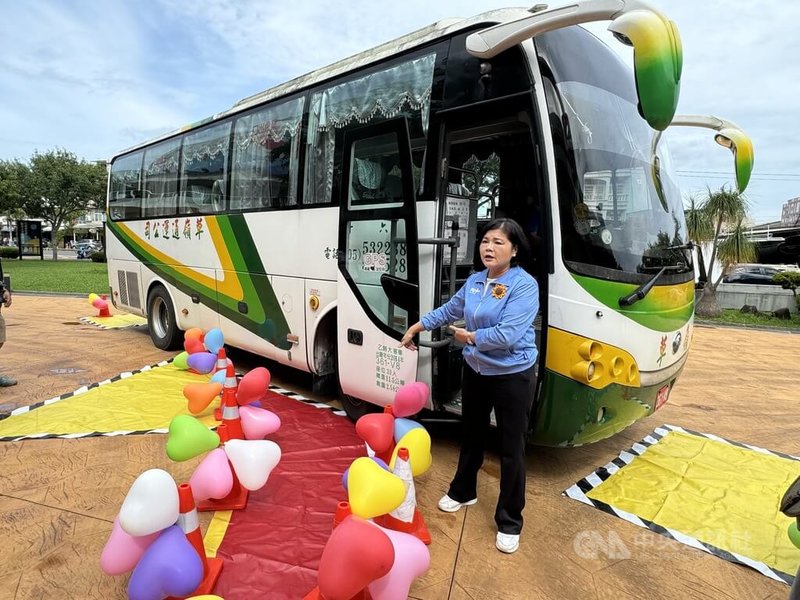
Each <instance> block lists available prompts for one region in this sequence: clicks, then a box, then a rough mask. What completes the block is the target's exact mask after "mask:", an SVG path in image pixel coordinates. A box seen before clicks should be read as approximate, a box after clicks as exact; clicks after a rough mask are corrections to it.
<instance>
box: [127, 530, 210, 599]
mask: <svg viewBox="0 0 800 600" xmlns="http://www.w3.org/2000/svg"><path fill="white" fill-rule="evenodd" d="M202 581H203V563H202V562H201V561H200V556H198V554H197V550H195V549H194V546H192V545H191V544H190V543H189V540H187V539H186V534H184V533H183V531H182V530H181V528H180V527H178V526H177V525H173V526H172V527H169V528H168V529H165V530H164V531H162V532H161V535H159V536H158V539H157V540H156V541H155V542H153V543H152V544H151V546H150V547H149V548H148V549H147V550H146V551H145V553H144V556H142V560H140V561H139V564H138V565H136V568H135V569H134V570H133V574H131V580H130V582H129V583H128V598H129V600H162V599H163V598H164V597H165V596H177V597H179V598H185V597H186V596H188V595H189V594H191V593H192V592H193V591H195V590H196V589H197V586H199V585H200V583H201V582H202Z"/></svg>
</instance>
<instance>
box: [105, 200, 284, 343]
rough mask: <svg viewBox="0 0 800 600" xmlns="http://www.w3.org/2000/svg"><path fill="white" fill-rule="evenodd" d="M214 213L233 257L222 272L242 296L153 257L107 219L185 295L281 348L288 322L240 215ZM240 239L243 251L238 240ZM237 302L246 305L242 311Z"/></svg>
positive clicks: (144, 260) (122, 238) (133, 250)
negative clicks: (232, 279)
mask: <svg viewBox="0 0 800 600" xmlns="http://www.w3.org/2000/svg"><path fill="white" fill-rule="evenodd" d="M232 217H233V218H231V217H227V216H219V217H216V219H217V222H218V224H219V226H220V230H221V231H222V232H223V237H224V239H225V244H226V247H227V249H228V252H229V253H230V254H231V257H232V260H233V261H234V268H235V269H236V270H235V271H227V272H226V274H230V275H231V276H234V277H236V278H237V279H238V280H239V283H240V285H241V287H242V290H243V297H242V298H231V297H230V296H226V295H224V294H218V293H217V292H216V290H212V289H210V288H209V287H208V286H205V285H203V284H202V283H200V282H198V281H196V280H194V279H192V278H190V277H187V276H186V275H183V274H182V273H180V272H179V271H178V270H177V269H175V267H174V266H171V265H168V264H165V263H163V262H161V261H159V260H157V259H156V258H155V257H154V256H153V255H152V254H150V253H149V252H148V251H147V250H145V248H144V247H143V246H142V245H141V243H140V241H139V240H138V239H137V238H135V237H131V236H129V235H127V234H126V233H125V232H124V231H123V230H122V229H120V228H119V227H118V226H117V224H116V223H114V222H113V221H109V222H108V228H109V230H110V231H111V232H112V233H113V234H114V236H115V237H116V238H117V239H118V240H119V241H120V242H121V243H122V244H123V245H124V246H125V247H126V248H127V249H128V250H129V251H130V252H131V253H132V254H133V255H134V256H135V257H136V258H137V259H139V260H140V261H141V262H142V263H143V264H144V265H146V266H147V267H148V268H149V269H151V270H152V271H153V272H155V273H156V274H158V275H159V276H160V277H162V278H163V279H164V280H166V281H167V282H169V283H170V284H172V285H174V286H175V287H176V288H178V289H179V290H180V291H181V292H183V293H184V294H186V295H192V294H196V295H197V296H198V298H199V300H200V302H201V303H202V304H204V305H206V306H208V307H209V308H211V309H212V310H214V311H218V312H219V314H220V315H221V316H223V317H225V318H227V319H230V320H231V321H233V322H234V323H237V324H238V325H241V326H242V327H244V328H245V329H247V330H248V331H252V332H253V333H255V334H256V335H258V336H259V337H262V338H264V339H266V340H267V341H269V342H270V343H272V344H274V345H275V346H277V347H278V348H281V349H283V350H289V349H290V348H291V347H292V344H291V342H289V341H287V340H286V335H287V334H288V333H290V330H289V325H288V323H287V322H286V318H285V317H284V315H283V311H282V310H281V308H280V304H279V303H278V300H277V297H276V296H275V292H274V290H273V289H272V286H271V285H270V283H269V278H268V276H267V275H266V272H265V270H264V266H263V264H262V263H261V260H260V259H259V258H258V253H257V252H256V249H255V245H254V244H253V239H252V236H251V235H250V231H249V229H248V227H247V224H246V222H245V221H244V217H243V216H242V215H233V216H232ZM241 243H243V244H244V246H245V251H244V252H243V251H242V248H241V247H240V245H239V244H241ZM240 302H244V303H246V305H247V312H246V313H242V312H241V311H240V310H239V308H240Z"/></svg>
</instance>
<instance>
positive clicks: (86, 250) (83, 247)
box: [74, 240, 103, 258]
mask: <svg viewBox="0 0 800 600" xmlns="http://www.w3.org/2000/svg"><path fill="white" fill-rule="evenodd" d="M74 248H75V256H76V257H77V258H89V257H90V256H91V255H92V253H94V252H102V251H103V245H102V244H101V243H100V242H98V241H97V240H81V241H80V242H76V243H75V246H74Z"/></svg>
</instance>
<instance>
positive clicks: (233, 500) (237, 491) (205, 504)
mask: <svg viewBox="0 0 800 600" xmlns="http://www.w3.org/2000/svg"><path fill="white" fill-rule="evenodd" d="M217 435H218V436H219V442H220V445H221V446H224V445H225V443H226V442H228V441H229V440H230V439H231V436H230V433H229V429H228V425H226V424H225V422H223V423H222V424H221V425H220V426H219V427H217ZM228 466H229V467H230V470H231V475H232V476H233V485H232V486H231V491H230V492H229V493H228V495H227V496H225V497H224V498H219V499H216V498H209V499H208V500H203V501H202V502H201V503H200V504H199V506H198V507H197V510H199V511H201V512H205V511H209V510H241V509H243V508H245V507H246V506H247V499H248V498H249V497H250V492H249V491H248V489H247V488H246V487H242V484H241V483H239V478H238V477H236V471H235V470H234V469H233V465H231V464H230V462H229V463H228Z"/></svg>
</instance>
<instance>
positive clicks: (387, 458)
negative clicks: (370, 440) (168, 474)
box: [367, 404, 394, 465]
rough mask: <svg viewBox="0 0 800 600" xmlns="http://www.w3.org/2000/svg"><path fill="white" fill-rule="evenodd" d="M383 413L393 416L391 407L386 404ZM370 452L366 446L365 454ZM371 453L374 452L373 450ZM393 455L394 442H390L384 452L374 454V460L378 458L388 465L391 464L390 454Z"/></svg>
mask: <svg viewBox="0 0 800 600" xmlns="http://www.w3.org/2000/svg"><path fill="white" fill-rule="evenodd" d="M383 412H384V413H386V414H389V415H392V416H394V411H393V410H392V405H391V404H387V405H386V406H384V407H383ZM370 450H373V449H372V448H370V447H369V444H367V453H369V451H370ZM373 452H374V450H373ZM393 453H394V441H392V444H391V445H390V446H389V447H388V448H387V449H386V450H384V451H383V452H375V457H376V458H380V459H381V460H382V461H383V462H385V463H386V464H387V465H388V464H389V463H390V462H392V454H393Z"/></svg>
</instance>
